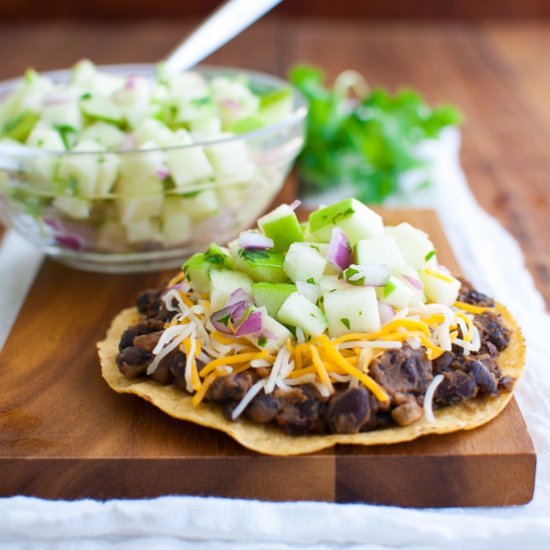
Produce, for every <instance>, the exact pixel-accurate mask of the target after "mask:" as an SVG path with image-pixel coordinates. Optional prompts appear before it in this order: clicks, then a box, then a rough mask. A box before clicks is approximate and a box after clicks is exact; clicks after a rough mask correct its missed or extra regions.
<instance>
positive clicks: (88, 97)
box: [80, 92, 92, 101]
mask: <svg viewBox="0 0 550 550" xmlns="http://www.w3.org/2000/svg"><path fill="white" fill-rule="evenodd" d="M80 99H83V100H84V101H86V100H87V99H92V94H91V93H90V92H86V93H85V94H82V95H81V96H80Z"/></svg>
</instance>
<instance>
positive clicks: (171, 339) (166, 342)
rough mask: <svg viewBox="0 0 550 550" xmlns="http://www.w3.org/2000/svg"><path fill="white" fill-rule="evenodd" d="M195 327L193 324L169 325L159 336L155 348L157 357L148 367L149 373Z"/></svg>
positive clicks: (154, 352)
mask: <svg viewBox="0 0 550 550" xmlns="http://www.w3.org/2000/svg"><path fill="white" fill-rule="evenodd" d="M192 330H193V327H192V326H191V325H174V326H173V327H168V328H167V329H166V330H165V331H164V332H163V334H162V336H161V337H160V338H159V341H158V342H157V345H156V346H155V348H154V349H153V355H155V358H154V359H153V360H152V361H151V363H150V364H149V366H148V367H147V374H148V375H151V374H153V373H154V372H155V371H156V370H157V368H158V366H159V364H160V362H161V361H162V360H163V359H164V358H165V357H166V356H167V355H168V354H169V353H170V352H171V351H173V350H175V349H176V348H177V347H178V346H179V345H180V344H181V342H183V340H185V338H187V336H189V335H190V334H191V332H192Z"/></svg>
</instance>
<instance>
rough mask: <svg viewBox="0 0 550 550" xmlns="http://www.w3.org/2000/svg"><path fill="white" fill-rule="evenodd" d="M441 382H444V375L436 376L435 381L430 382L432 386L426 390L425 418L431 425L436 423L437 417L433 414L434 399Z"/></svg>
mask: <svg viewBox="0 0 550 550" xmlns="http://www.w3.org/2000/svg"><path fill="white" fill-rule="evenodd" d="M441 382H443V375H442V374H438V375H437V376H434V378H433V380H432V381H431V382H430V385H429V386H428V388H427V389H426V393H425V394H424V417H425V418H426V420H427V421H428V422H429V423H430V424H434V423H435V417H434V413H433V398H434V394H435V390H437V388H438V386H439V384H441Z"/></svg>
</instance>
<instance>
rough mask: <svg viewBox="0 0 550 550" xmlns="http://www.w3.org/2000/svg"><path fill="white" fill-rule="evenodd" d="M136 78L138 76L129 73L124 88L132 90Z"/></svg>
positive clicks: (136, 80)
mask: <svg viewBox="0 0 550 550" xmlns="http://www.w3.org/2000/svg"><path fill="white" fill-rule="evenodd" d="M138 79H139V77H138V76H136V75H130V76H129V77H128V78H127V79H126V85H125V87H126V89H127V90H133V89H134V88H135V87H136V84H137V82H138Z"/></svg>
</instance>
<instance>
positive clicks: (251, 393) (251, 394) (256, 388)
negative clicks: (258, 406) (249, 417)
mask: <svg viewBox="0 0 550 550" xmlns="http://www.w3.org/2000/svg"><path fill="white" fill-rule="evenodd" d="M265 382H266V381H265V380H258V381H257V382H256V383H255V384H253V385H252V387H251V388H250V389H249V390H248V391H247V392H246V394H245V396H244V397H243V398H242V399H241V401H240V402H239V404H238V405H237V406H236V407H235V408H234V409H233V412H232V413H231V420H237V418H239V416H241V414H242V413H243V412H244V410H245V409H246V407H248V405H250V402H251V401H252V400H253V399H254V398H255V397H256V396H257V395H258V394H259V393H260V392H261V391H262V389H263V388H264V387H265Z"/></svg>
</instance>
